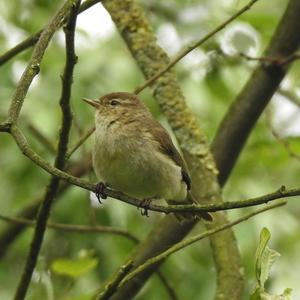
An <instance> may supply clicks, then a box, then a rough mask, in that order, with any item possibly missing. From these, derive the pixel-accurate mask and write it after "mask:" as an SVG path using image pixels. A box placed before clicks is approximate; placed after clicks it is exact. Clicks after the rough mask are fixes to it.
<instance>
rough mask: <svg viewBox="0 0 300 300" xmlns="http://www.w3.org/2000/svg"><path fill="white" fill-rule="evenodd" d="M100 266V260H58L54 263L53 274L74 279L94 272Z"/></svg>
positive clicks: (88, 258)
mask: <svg viewBox="0 0 300 300" xmlns="http://www.w3.org/2000/svg"><path fill="white" fill-rule="evenodd" d="M97 264H98V259H96V258H90V257H84V258H77V259H57V260H55V261H54V262H53V263H52V266H51V269H52V271H53V272H55V273H57V274H60V275H66V276H70V277H73V278H76V277H79V276H82V275H84V274H85V273H87V272H89V271H91V270H93V269H94V268H95V267H96V266H97Z"/></svg>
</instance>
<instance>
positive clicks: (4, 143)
mask: <svg viewBox="0 0 300 300" xmlns="http://www.w3.org/2000/svg"><path fill="white" fill-rule="evenodd" d="M139 2H140V4H141V5H142V6H143V8H144V10H145V13H146V15H147V17H148V18H149V19H150V21H151V24H152V25H153V28H154V30H155V32H156V34H157V37H158V41H159V43H160V45H161V46H162V47H163V48H164V49H165V50H166V51H167V53H169V55H170V56H171V57H172V56H174V55H175V54H176V53H177V52H178V51H179V50H180V49H181V48H182V47H184V45H186V44H188V43H189V42H191V41H193V40H195V39H197V38H199V37H201V36H203V35H204V34H205V33H207V32H208V31H210V30H212V29H213V28H215V27H216V26H217V25H218V24H220V23H221V22H223V21H224V20H225V19H226V18H227V17H228V16H230V15H232V14H233V13H235V12H236V11H237V9H238V8H240V7H241V6H242V5H244V4H246V3H247V1H242V0H230V1H229V0H222V1H221V0H197V1H196V0H195V1H193V0H190V1H181V0H177V1H176V0H165V1H159V0H151V1H150V0H140V1H139ZM60 4H61V1H57V0H56V1H52V0H51V1H50V0H47V1H46V0H43V1H42V0H26V1H25V0H21V1H17V0H11V1H1V2H0V45H1V52H0V54H1V53H4V52H5V51H6V50H8V49H9V48H11V47H12V46H14V45H15V44H16V43H18V42H19V41H21V40H22V39H24V38H25V37H27V36H29V35H31V34H33V33H35V32H36V31H38V30H39V29H41V28H42V27H43V26H44V25H45V24H47V22H48V20H49V18H50V17H51V16H52V15H53V13H54V12H55V11H56V9H57V8H58V7H59V6H60ZM286 4H287V1H286V0H284V1H283V0H274V1H266V0H261V1H259V2H258V3H257V4H256V5H255V6H254V7H253V8H251V10H250V11H249V12H247V13H246V14H244V15H243V16H241V17H240V18H239V19H238V20H236V21H234V22H233V23H231V24H230V25H229V26H228V27H227V28H226V29H225V30H223V31H222V32H221V33H219V34H218V35H216V36H214V37H213V38H212V39H210V40H209V41H208V42H207V43H206V44H205V45H203V46H202V47H201V48H198V49H196V50H195V51H193V52H192V53H191V54H190V55H188V56H187V57H185V58H184V59H183V60H182V61H181V62H180V63H179V64H178V65H177V66H176V71H177V73H178V78H179V81H180V85H181V88H182V90H183V92H184V95H185V96H186V101H187V103H188V106H189V107H190V108H191V109H192V110H193V111H194V113H195V114H196V115H197V117H198V118H199V123H200V124H201V126H202V128H203V129H204V130H205V133H206V135H207V136H208V138H209V140H211V139H212V138H213V137H214V134H215V132H216V130H217V128H218V125H219V123H220V121H221V119H222V116H223V115H224V113H225V112H226V110H227V108H228V106H229V104H230V103H231V102H232V101H233V100H234V98H235V96H236V95H237V94H238V93H239V91H240V90H241V88H242V86H243V85H244V83H245V82H246V80H247V78H248V77H249V74H251V71H252V70H253V68H254V66H255V64H256V63H255V62H250V61H247V60H245V59H243V58H241V57H240V56H239V55H238V53H239V52H244V53H246V54H248V55H252V56H259V55H260V54H261V53H262V51H263V49H264V48H265V46H266V45H267V43H268V41H269V40H270V37H271V36H272V33H273V31H274V28H275V26H276V24H277V22H278V20H279V19H280V17H281V15H282V13H283V12H284V9H285V6H286ZM31 51H32V49H29V50H26V51H25V52H23V53H22V54H20V55H18V56H17V57H15V58H14V59H12V60H10V61H9V62H8V63H6V64H5V65H2V66H1V73H0V78H1V80H0V84H1V88H0V99H1V105H0V121H3V120H5V118H6V116H7V109H8V107H9V104H10V99H11V97H12V94H13V91H14V89H15V87H16V84H17V82H18V80H19V78H20V75H21V74H22V72H23V70H24V68H25V66H26V63H27V61H28V60H29V58H30V55H31ZM76 53H77V55H78V57H79V60H78V63H77V65H76V68H75V73H74V84H73V88H72V100H71V105H72V109H73V113H74V123H73V128H72V133H71V143H70V144H71V145H73V144H74V143H75V141H76V140H77V139H78V137H79V136H81V134H82V132H84V131H85V130H87V129H88V128H90V127H91V126H92V125H93V112H92V110H91V109H90V107H88V106H87V105H85V104H84V103H83V102H82V101H81V100H80V99H81V97H90V98H95V97H98V96H101V95H103V94H105V93H108V92H112V91H132V90H133V89H134V88H135V87H136V86H137V85H139V84H140V83H142V82H143V77H142V75H141V72H140V71H139V70H138V68H137V66H136V64H135V62H134V60H133V58H132V57H131V55H130V53H129V51H128V50H127V49H126V45H125V44H124V43H123V41H122V39H121V37H120V36H119V34H118V32H117V30H116V28H115V27H114V25H113V23H112V21H111V19H110V17H109V15H108V13H107V12H106V11H105V9H104V8H103V7H102V6H101V5H100V4H97V5H95V6H94V7H92V8H90V9H89V10H88V11H86V12H84V13H82V14H81V15H80V16H79V17H78V27H77V32H76ZM64 59H65V54H64V36H63V33H62V31H59V32H58V33H56V34H55V36H54V38H53V40H52V42H51V44H50V47H49V48H48V49H47V52H46V55H45V58H44V60H43V62H42V65H41V72H40V74H39V75H38V76H37V78H35V79H34V82H33V84H32V85H31V88H30V91H29V93H28V95H27V97H26V101H25V104H24V106H23V109H22V115H21V119H20V121H19V124H20V126H21V128H22V129H23V130H24V132H25V134H26V137H27V138H28V140H29V142H30V144H31V145H32V147H33V148H34V149H35V150H36V151H37V152H38V153H39V154H41V155H42V156H43V157H45V158H46V159H47V160H48V161H51V162H53V158H54V155H53V154H52V153H51V152H49V151H48V150H47V149H46V148H45V147H44V146H43V145H41V143H39V142H38V141H37V140H36V139H35V138H34V136H33V135H32V132H31V130H29V129H28V126H29V125H31V126H34V127H35V128H37V129H38V130H39V131H40V132H41V133H42V134H43V135H45V136H46V137H47V138H48V139H49V140H51V141H52V143H53V144H54V145H55V144H56V142H57V138H58V129H59V127H60V109H59V106H58V100H59V95H60V91H61V79H60V75H61V74H62V70H63V67H64ZM299 74H300V64H299V63H297V62H296V63H294V65H293V67H292V69H291V70H290V72H289V74H288V76H287V77H286V79H285V80H284V82H283V84H282V86H281V88H280V90H279V91H278V93H277V94H276V95H275V96H274V97H273V99H272V103H271V104H270V105H269V107H268V109H267V111H266V113H265V114H263V116H262V117H261V118H260V120H259V122H258V124H257V126H256V127H255V130H254V131H253V133H252V135H251V137H250V139H249V142H248V144H247V145H246V148H245V149H244V151H243V153H242V155H241V157H240V159H239V161H238V164H237V165H236V167H235V169H234V171H233V173H232V176H231V178H230V180H228V183H227V184H226V186H225V188H224V198H225V199H226V200H232V201H234V200H238V199H246V198H248V197H254V196H258V195H262V194H265V193H269V192H271V191H275V190H276V189H278V188H279V187H280V186H281V185H286V186H287V187H297V186H298V187H299V186H300V184H299V176H300V158H299V154H300V140H299V135H300V124H299V123H300V106H299V103H300V100H299V99H300V86H299V78H300V77H299ZM141 97H142V99H143V100H144V101H145V102H146V104H147V105H148V106H149V108H150V109H151V111H152V112H153V114H154V115H155V116H156V117H157V118H158V119H159V120H160V121H161V122H162V123H163V124H166V121H165V119H164V117H163V116H162V114H161V113H160V110H159V107H158V106H157V105H156V103H155V101H154V99H153V98H152V96H151V93H150V92H149V90H147V91H144V92H143V93H142V95H141ZM274 133H275V135H277V136H279V137H280V139H281V140H284V141H286V143H287V144H288V146H284V145H283V143H282V142H280V141H278V139H276V138H275V136H274ZM91 147H92V138H90V139H89V140H88V141H87V142H86V143H85V144H84V146H83V147H81V148H80V150H78V151H77V152H76V153H75V154H74V155H73V156H72V158H71V162H76V161H78V160H80V159H81V158H82V157H85V156H87V153H88V152H89V151H90V150H91ZM287 147H288V148H287ZM297 153H298V154H297ZM297 155H298V156H297ZM0 168H1V172H0V205H1V214H3V215H10V216H14V215H16V214H17V213H18V212H19V211H20V210H22V209H23V208H25V207H27V206H28V205H30V204H31V203H33V201H35V199H37V198H39V197H41V196H42V195H43V193H44V191H45V186H46V184H47V182H48V180H49V175H48V174H47V173H45V172H44V171H43V170H41V169H40V168H38V167H37V166H35V165H34V164H33V163H31V161H29V160H28V159H27V158H25V157H24V156H23V155H22V154H21V153H20V151H19V150H18V149H17V147H16V145H15V143H14V141H13V140H12V138H11V137H10V136H9V135H5V134H1V135H0ZM85 177H86V178H88V179H90V180H91V181H95V177H94V174H93V173H92V172H91V174H86V175H85ZM249 210H251V209H242V210H236V211H231V212H229V217H230V219H232V220H233V219H234V218H236V217H238V216H241V215H243V214H245V213H246V211H249ZM299 214H300V206H299V205H298V204H297V199H296V198H294V199H290V201H289V203H288V205H287V206H286V207H283V208H280V209H277V210H274V211H270V212H267V213H265V214H263V215H259V216H257V217H255V218H254V219H251V220H249V221H247V222H245V223H243V224H241V225H239V226H237V227H235V228H234V231H235V234H236V237H237V241H238V244H239V248H240V251H241V255H242V260H243V265H244V267H245V276H246V281H247V288H246V294H245V299H248V297H249V294H250V293H251V291H252V290H253V288H254V286H255V275H254V255H255V249H256V246H257V243H258V238H259V232H260V230H261V228H262V227H263V226H266V227H268V228H269V230H270V232H271V234H272V239H271V247H272V248H274V249H276V250H277V251H278V252H280V253H281V255H282V256H281V258H280V259H279V260H278V262H277V263H276V264H275V265H274V267H273V270H272V274H271V278H270V280H269V282H268V288H269V290H270V291H271V292H273V293H278V294H279V293H281V292H282V291H283V289H284V288H287V287H290V288H292V289H293V297H294V299H300V289H299V281H300V273H299V269H300V259H299V249H300V226H299ZM161 217H162V216H161V215H159V214H156V213H151V214H150V218H145V217H142V216H141V215H140V214H139V212H138V211H137V210H136V208H134V207H131V206H128V205H125V204H124V203H121V202H120V201H116V200H112V199H109V200H106V201H105V202H104V204H103V205H101V206H99V205H97V204H92V203H91V201H90V198H89V194H88V193H87V192H86V191H84V190H82V189H80V188H77V187H72V188H70V189H68V191H67V192H66V193H64V194H63V195H62V196H61V197H60V198H59V201H57V203H56V204H55V206H54V207H53V210H52V214H51V218H50V219H51V221H53V222H62V223H68V224H98V225H105V226H116V227H122V228H124V229H127V230H128V231H129V232H131V233H132V234H133V235H135V236H136V237H138V238H139V239H141V240H143V239H144V238H145V236H146V235H147V233H148V232H149V231H150V230H151V227H152V225H153V224H154V223H155V222H156V220H157V219H158V218H161ZM6 228H7V224H6V223H4V222H3V221H1V223H0V234H1V233H3V232H4V231H5V230H6ZM199 230H203V228H202V226H201V225H198V226H197V227H196V228H195V229H194V230H193V232H199ZM32 232H33V231H32V229H29V228H28V229H26V230H25V231H24V232H23V233H22V234H21V235H20V236H19V237H18V239H17V240H16V241H15V242H14V243H13V244H12V245H10V247H9V248H8V250H7V252H6V255H5V256H3V257H2V258H1V260H0V298H1V299H11V298H12V297H13V294H14V290H15V288H16V285H17V282H18V280H19V277H20V274H21V271H22V268H23V264H24V261H25V259H26V255H27V252H28V247H29V243H30V240H31V237H32ZM0 247H2V246H1V245H0ZM133 248H134V243H133V242H132V241H130V240H128V239H126V238H125V237H120V236H116V235H110V234H95V233H85V234H78V233H70V232H63V231H55V230H52V229H50V230H48V231H47V234H46V236H45V240H44V244H43V247H42V250H41V253H40V259H39V262H38V266H37V268H36V270H35V273H34V276H33V279H32V284H31V286H30V290H29V293H28V298H27V299H30V300H33V299H42V298H44V299H49V300H51V299H61V300H75V299H77V300H79V299H81V300H83V299H90V296H91V295H92V294H93V292H94V291H95V290H96V289H97V287H99V285H101V283H103V282H104V280H105V279H106V278H107V277H108V276H110V275H111V274H112V272H113V271H114V270H115V269H116V268H117V267H118V266H119V265H120V264H121V263H122V262H123V261H124V259H125V258H126V257H127V255H128V254H129V253H130V251H131V250H132V249H133ZM162 269H163V272H164V274H166V276H167V278H168V279H169V280H170V281H171V282H172V283H173V285H174V287H175V290H176V293H177V294H178V296H179V299H212V297H213V294H214V291H215V271H214V267H213V263H212V257H211V253H210V249H209V245H208V241H201V242H199V243H196V244H195V245H193V246H191V247H189V248H187V249H185V250H183V251H181V252H179V253H177V254H175V255H173V256H172V257H171V258H170V259H168V260H167V261H166V262H165V264H164V266H163V267H162ZM136 298H137V299H147V300H148V299H167V298H168V296H167V293H166V291H165V289H164V287H163V286H162V284H161V282H160V281H159V280H158V279H157V277H156V276H153V278H152V279H151V280H150V281H149V282H148V283H147V284H146V286H145V287H144V289H143V290H142V292H141V293H140V294H139V295H138V296H137V297H136Z"/></svg>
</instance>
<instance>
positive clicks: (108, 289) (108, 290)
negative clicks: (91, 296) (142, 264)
mask: <svg viewBox="0 0 300 300" xmlns="http://www.w3.org/2000/svg"><path fill="white" fill-rule="evenodd" d="M132 264H133V261H132V260H128V261H127V262H126V263H125V264H124V265H123V266H121V267H120V268H119V270H118V272H117V273H116V274H115V275H114V276H113V278H112V279H111V280H110V281H109V283H108V284H107V285H106V286H105V289H104V290H103V291H102V292H101V293H100V294H99V295H98V297H96V300H108V299H109V298H110V296H111V295H112V294H113V293H114V291H115V290H116V288H117V287H118V285H119V284H120V282H121V281H122V279H123V278H124V277H125V276H126V275H127V274H128V272H129V271H130V269H131V268H132Z"/></svg>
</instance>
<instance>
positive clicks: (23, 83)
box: [8, 0, 73, 124]
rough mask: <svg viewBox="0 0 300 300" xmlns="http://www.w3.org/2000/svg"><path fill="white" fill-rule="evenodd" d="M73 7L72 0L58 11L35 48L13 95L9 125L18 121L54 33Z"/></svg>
mask: <svg viewBox="0 0 300 300" xmlns="http://www.w3.org/2000/svg"><path fill="white" fill-rule="evenodd" d="M72 5H73V1H72V0H68V1H66V2H65V4H64V5H63V7H62V8H61V9H59V10H58V12H57V14H56V15H55V16H54V17H53V19H52V20H51V21H50V23H49V24H48V26H46V28H45V29H44V30H43V32H42V34H41V36H40V37H39V40H38V42H37V44H36V46H35V48H34V51H33V54H32V57H31V59H30V61H29V63H28V65H27V67H26V69H25V71H24V72H23V74H22V77H21V79H20V81H19V83H18V86H17V88H16V91H15V93H14V95H13V98H12V102H11V105H10V109H9V118H8V123H10V124H12V123H13V122H16V121H17V119H18V117H19V114H20V111H21V108H22V105H23V102H24V99H25V97H26V94H27V91H28V89H29V86H30V84H31V82H32V80H33V78H34V77H35V76H36V75H37V74H38V73H39V71H40V63H41V61H42V59H43V56H44V53H45V51H46V48H47V47H48V44H49V42H50V40H51V38H52V36H53V34H54V32H55V31H56V30H57V29H58V28H59V27H60V26H61V24H62V22H63V21H64V18H65V17H66V15H67V13H68V12H69V10H70V8H71V7H72Z"/></svg>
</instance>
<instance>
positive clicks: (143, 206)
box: [137, 199, 152, 218]
mask: <svg viewBox="0 0 300 300" xmlns="http://www.w3.org/2000/svg"><path fill="white" fill-rule="evenodd" d="M151 200H152V199H144V200H142V201H141V202H140V204H139V206H138V207H137V208H138V209H141V215H142V216H146V217H147V218H149V214H148V210H149V206H150V203H151Z"/></svg>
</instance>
